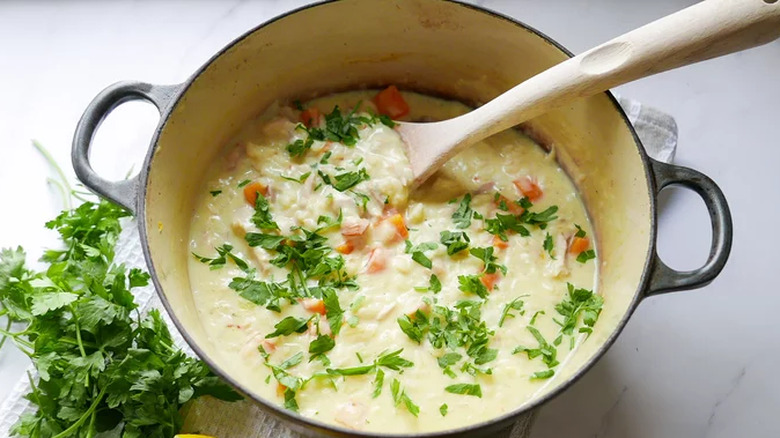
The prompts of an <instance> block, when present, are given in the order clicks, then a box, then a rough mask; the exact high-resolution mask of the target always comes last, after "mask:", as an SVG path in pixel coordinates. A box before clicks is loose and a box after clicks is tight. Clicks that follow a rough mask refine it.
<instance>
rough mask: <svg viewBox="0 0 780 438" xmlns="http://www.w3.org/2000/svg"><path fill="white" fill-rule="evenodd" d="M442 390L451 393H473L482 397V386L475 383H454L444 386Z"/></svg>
mask: <svg viewBox="0 0 780 438" xmlns="http://www.w3.org/2000/svg"><path fill="white" fill-rule="evenodd" d="M444 390H445V391H447V392H449V393H452V394H461V395H473V396H475V397H479V398H482V387H481V386H479V384H476V383H475V384H471V383H456V384H455V385H450V386H448V387H446V388H444Z"/></svg>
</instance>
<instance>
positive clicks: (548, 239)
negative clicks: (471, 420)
mask: <svg viewBox="0 0 780 438" xmlns="http://www.w3.org/2000/svg"><path fill="white" fill-rule="evenodd" d="M542 247H543V248H544V250H545V251H547V254H549V255H550V258H551V259H553V260H555V256H554V255H553V253H552V251H553V238H552V236H551V235H550V233H546V235H545V236H544V244H543V246H542Z"/></svg>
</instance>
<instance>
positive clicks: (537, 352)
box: [512, 325, 560, 368]
mask: <svg viewBox="0 0 780 438" xmlns="http://www.w3.org/2000/svg"><path fill="white" fill-rule="evenodd" d="M526 329H527V330H528V331H529V332H531V334H532V335H533V336H534V338H535V339H536V341H537V342H538V343H539V347H538V348H526V347H523V346H518V347H516V348H515V349H514V350H513V351H512V354H519V353H525V354H526V355H527V356H528V359H533V358H535V357H538V356H542V362H544V364H545V365H547V367H548V368H552V367H554V366H556V365H558V364H559V363H560V362H558V359H557V356H558V350H557V349H556V348H555V346H554V345H552V344H550V343H549V342H547V341H546V340H545V339H544V336H542V334H541V333H540V332H539V330H538V329H536V327H534V326H531V325H529V326H526Z"/></svg>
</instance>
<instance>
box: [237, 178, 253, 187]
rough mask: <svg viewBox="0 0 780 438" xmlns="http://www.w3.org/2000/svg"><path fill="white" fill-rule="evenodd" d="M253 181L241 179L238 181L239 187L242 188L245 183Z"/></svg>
mask: <svg viewBox="0 0 780 438" xmlns="http://www.w3.org/2000/svg"><path fill="white" fill-rule="evenodd" d="M251 182H252V180H251V179H245V180H241V181H240V182H239V183H238V188H239V189H240V188H241V187H244V186H245V185H247V184H249V183H251Z"/></svg>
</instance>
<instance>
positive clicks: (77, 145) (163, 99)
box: [71, 81, 180, 214]
mask: <svg viewBox="0 0 780 438" xmlns="http://www.w3.org/2000/svg"><path fill="white" fill-rule="evenodd" d="M179 88H180V86H179V85H152V84H146V83H143V82H135V81H123V82H117V83H116V84H113V85H109V86H108V87H106V89H105V90H103V91H101V92H100V93H98V95H97V96H95V98H94V99H93V100H92V102H90V103H89V105H88V106H87V109H85V110H84V114H83V115H82V116H81V120H79V123H78V125H76V132H75V134H73V150H72V151H71V160H72V161H73V169H74V170H75V171H76V176H77V177H78V178H79V180H81V182H82V183H84V185H85V186H87V187H88V188H89V189H90V190H92V191H93V192H95V193H97V194H99V195H100V196H102V197H104V198H106V199H108V200H110V201H112V202H115V203H117V204H119V205H121V206H122V207H125V208H127V209H128V210H130V211H131V212H133V214H135V212H136V206H137V205H136V204H137V201H138V200H137V192H138V176H135V177H133V178H130V179H126V180H124V181H108V180H106V179H105V178H103V177H101V176H100V175H98V174H97V173H96V172H95V171H94V170H93V169H92V165H91V164H90V162H89V147H90V145H91V144H92V139H93V138H94V136H95V132H96V131H97V129H98V127H100V124H101V123H102V122H103V120H104V119H105V118H106V116H108V114H109V113H110V112H111V111H113V110H114V108H116V107H118V106H119V105H121V104H123V103H124V102H127V101H130V100H146V101H148V102H151V103H152V104H153V105H154V106H155V107H157V110H158V111H159V112H160V114H162V113H163V112H164V111H165V110H166V109H167V108H168V105H170V103H171V102H172V101H173V97H174V96H175V94H176V92H177V91H178V90H179Z"/></svg>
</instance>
